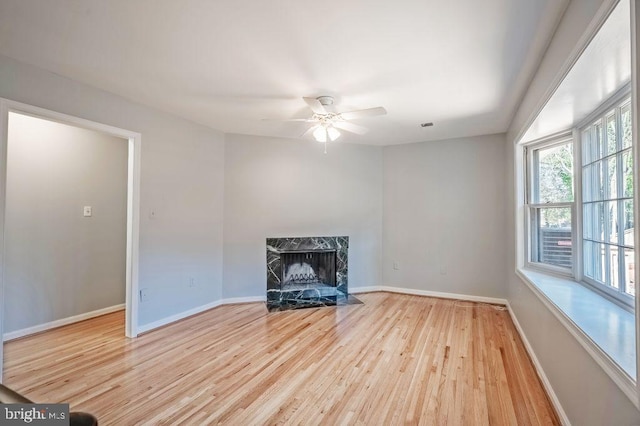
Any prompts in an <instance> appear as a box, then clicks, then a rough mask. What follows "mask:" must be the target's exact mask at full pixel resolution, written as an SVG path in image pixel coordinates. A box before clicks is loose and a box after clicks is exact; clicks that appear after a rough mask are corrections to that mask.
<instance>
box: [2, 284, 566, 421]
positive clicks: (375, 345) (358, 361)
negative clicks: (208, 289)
mask: <svg viewBox="0 0 640 426" xmlns="http://www.w3.org/2000/svg"><path fill="white" fill-rule="evenodd" d="M358 297H359V298H360V299H361V300H362V301H363V302H364V304H363V305H350V306H340V307H338V308H316V309H303V310H296V311H286V312H277V313H267V310H266V308H265V306H264V304H261V303H252V304H243V305H230V306H222V307H219V308H216V309H213V310H211V311H208V312H205V313H203V314H200V315H197V316H194V317H191V318H188V319H186V320H183V321H180V322H179V323H177V324H173V325H170V326H167V327H164V328H162V329H160V330H156V331H153V332H150V333H147V334H145V335H143V336H141V337H139V338H137V339H133V340H130V339H127V338H125V337H124V315H123V313H122V312H118V313H114V314H109V315H105V316H103V317H99V318H95V319H92V320H88V321H84V322H82V323H77V324H74V325H70V326H66V327H62V328H59V329H56V330H52V331H49V332H46V333H43V334H39V335H34V336H31V337H26V338H23V339H20V340H16V341H11V342H8V343H6V345H5V357H6V358H5V384H6V385H8V386H10V387H12V388H14V389H16V390H18V391H19V392H21V393H23V394H25V395H26V396H27V397H29V398H31V399H33V400H35V401H40V402H69V403H70V404H71V409H72V410H82V411H88V412H91V413H93V414H94V415H96V416H97V417H98V418H99V420H100V424H101V425H134V424H193V425H202V424H217V423H223V424H231V425H247V424H363V425H371V424H385V425H389V424H400V423H409V424H438V425H442V424H450V425H476V424H478V425H483V424H493V425H503V424H504V425H507V424H508V425H514V424H521V425H528V424H541V425H553V424H559V421H558V418H557V416H556V414H555V413H554V410H553V408H552V406H551V404H550V402H549V400H548V398H547V396H546V394H545V392H544V390H543V388H542V385H541V384H540V381H539V379H538V377H537V375H536V373H535V370H534V368H533V366H532V364H531V361H530V360H529V358H528V356H527V354H526V352H525V349H524V347H523V345H522V342H521V341H520V338H519V336H518V335H517V332H516V330H515V328H514V326H513V324H512V322H511V319H510V318H509V314H508V312H507V311H506V310H505V309H504V308H503V307H499V306H492V305H487V304H476V303H470V302H462V301H454V300H444V299H434V298H427V297H420V296H409V295H400V294H391V293H368V294H361V295H358Z"/></svg>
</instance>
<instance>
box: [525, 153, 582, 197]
mask: <svg viewBox="0 0 640 426" xmlns="http://www.w3.org/2000/svg"><path fill="white" fill-rule="evenodd" d="M536 153H537V174H538V188H537V189H538V191H537V194H538V199H536V200H534V202H536V203H558V202H565V201H573V145H572V144H571V143H566V144H563V145H558V146H554V147H551V148H543V149H539V150H538V151H536ZM535 192H536V191H534V193H535Z"/></svg>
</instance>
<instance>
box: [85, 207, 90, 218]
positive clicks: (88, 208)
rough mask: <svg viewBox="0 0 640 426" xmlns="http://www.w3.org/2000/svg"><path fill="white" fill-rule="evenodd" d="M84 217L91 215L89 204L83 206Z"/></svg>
mask: <svg viewBox="0 0 640 426" xmlns="http://www.w3.org/2000/svg"><path fill="white" fill-rule="evenodd" d="M83 213H84V217H91V206H84V211H83Z"/></svg>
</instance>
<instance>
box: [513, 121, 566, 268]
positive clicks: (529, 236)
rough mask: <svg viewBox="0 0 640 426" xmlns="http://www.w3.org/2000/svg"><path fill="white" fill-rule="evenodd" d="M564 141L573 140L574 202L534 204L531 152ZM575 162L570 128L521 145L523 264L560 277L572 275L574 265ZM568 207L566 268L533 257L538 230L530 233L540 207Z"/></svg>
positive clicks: (535, 181)
mask: <svg viewBox="0 0 640 426" xmlns="http://www.w3.org/2000/svg"><path fill="white" fill-rule="evenodd" d="M567 142H571V143H573V145H574V146H573V163H574V165H573V166H574V167H573V168H574V171H573V186H574V188H573V191H574V196H573V201H564V202H554V203H534V202H533V201H532V200H533V199H534V197H533V191H534V184H536V183H537V180H538V178H537V177H536V176H534V175H535V170H536V168H535V165H534V161H535V160H534V158H535V156H534V151H539V150H541V149H547V148H553V147H554V146H559V145H564V144H566V143H567ZM575 161H576V152H575V140H574V139H573V132H572V131H564V132H561V133H556V134H554V135H551V136H548V137H545V138H543V139H538V140H536V141H532V142H531V143H528V144H526V145H525V146H524V172H525V179H526V185H525V186H526V187H525V200H524V207H525V214H524V216H525V238H524V239H525V267H527V268H530V269H534V270H539V271H542V272H550V273H552V274H554V275H560V276H563V277H570V278H574V277H575V273H574V270H575V264H576V250H575V248H576V243H577V241H576V232H575V223H576V182H575V181H576V179H575ZM554 207H555V208H570V209H571V264H572V267H571V268H565V267H562V266H558V265H552V264H548V263H542V262H538V261H535V260H533V253H534V251H536V250H537V245H536V250H534V248H533V244H534V243H537V242H536V241H535V240H537V233H535V232H533V231H534V229H533V226H532V224H533V212H535V211H538V210H540V209H541V208H554Z"/></svg>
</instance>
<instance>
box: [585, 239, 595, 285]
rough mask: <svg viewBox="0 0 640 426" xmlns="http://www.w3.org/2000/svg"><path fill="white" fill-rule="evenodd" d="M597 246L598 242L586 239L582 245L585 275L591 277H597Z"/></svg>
mask: <svg viewBox="0 0 640 426" xmlns="http://www.w3.org/2000/svg"><path fill="white" fill-rule="evenodd" d="M595 247H596V243H594V242H592V241H585V242H584V245H583V247H582V250H583V253H582V256H583V259H584V268H583V269H584V275H585V276H587V277H589V278H595V277H596V273H595V261H594V259H595V256H596V255H595Z"/></svg>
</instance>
